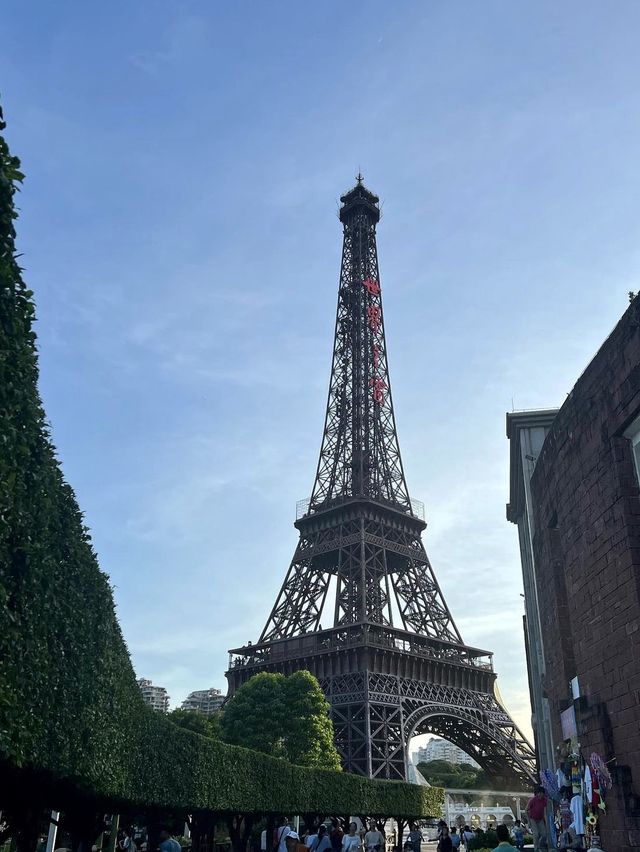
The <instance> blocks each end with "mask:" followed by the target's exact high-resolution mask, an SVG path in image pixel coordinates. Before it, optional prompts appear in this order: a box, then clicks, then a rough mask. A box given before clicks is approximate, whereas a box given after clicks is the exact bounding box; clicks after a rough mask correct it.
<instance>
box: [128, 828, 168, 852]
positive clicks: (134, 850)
mask: <svg viewBox="0 0 640 852" xmlns="http://www.w3.org/2000/svg"><path fill="white" fill-rule="evenodd" d="M177 842H178V841H177V840H176V843H177ZM178 845H179V844H178ZM118 846H119V847H120V849H121V850H122V852H138V847H137V846H136V842H135V840H134V839H133V831H123V832H122V837H121V839H120V842H119V843H118Z"/></svg>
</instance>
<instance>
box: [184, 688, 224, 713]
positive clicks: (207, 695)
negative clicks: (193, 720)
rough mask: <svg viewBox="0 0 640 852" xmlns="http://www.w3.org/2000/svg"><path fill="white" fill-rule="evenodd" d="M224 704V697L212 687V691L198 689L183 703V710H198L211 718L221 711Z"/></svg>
mask: <svg viewBox="0 0 640 852" xmlns="http://www.w3.org/2000/svg"><path fill="white" fill-rule="evenodd" d="M223 703H224V695H223V694H222V692H221V691H220V690H219V689H216V688H215V687H213V686H212V687H211V688H210V689H197V690H195V692H190V693H189V695H188V696H187V697H186V698H185V700H184V701H183V702H182V709H183V710H198V711H200V713H204V714H205V716H211V715H212V714H213V713H217V712H218V711H219V710H220V708H221V707H222V705H223Z"/></svg>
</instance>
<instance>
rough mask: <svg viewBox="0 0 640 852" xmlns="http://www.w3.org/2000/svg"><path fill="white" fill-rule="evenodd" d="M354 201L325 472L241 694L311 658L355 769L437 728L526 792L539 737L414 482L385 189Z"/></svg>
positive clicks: (393, 762)
mask: <svg viewBox="0 0 640 852" xmlns="http://www.w3.org/2000/svg"><path fill="white" fill-rule="evenodd" d="M340 201H341V204H342V206H341V208H340V221H341V222H342V225H343V245H342V264H341V269H340V285H339V291H338V310H337V317H336V325H335V340H334V346H333V364H332V369H331V381H330V384H329V398H328V402H327V413H326V420H325V426H324V434H323V439H322V448H321V450H320V460H319V462H318V469H317V472H316V478H315V484H314V487H313V492H312V495H311V498H310V500H308V501H302V504H298V512H297V519H296V521H295V526H296V528H297V530H298V531H299V533H300V540H299V542H298V546H297V548H296V551H295V554H294V556H293V560H292V562H291V566H290V568H289V571H288V573H287V576H286V579H285V581H284V583H283V585H282V588H281V590H280V593H279V595H278V598H277V600H276V603H275V606H274V607H273V609H272V611H271V614H270V616H269V619H268V621H267V624H266V626H265V628H264V630H263V631H262V635H261V636H260V639H259V641H258V642H257V643H256V644H251V643H249V644H248V645H246V646H245V647H243V648H237V649H235V650H232V651H230V652H229V653H230V665H229V670H228V672H227V673H226V676H227V679H228V681H229V693H230V694H233V692H234V691H235V690H236V689H237V688H238V687H239V686H240V685H241V684H242V683H244V682H245V681H246V680H248V679H249V678H250V677H251V676H252V675H254V674H256V673H257V672H260V671H271V672H283V673H284V674H290V673H291V672H294V671H297V670H299V669H308V670H309V671H311V672H312V673H313V674H314V675H315V676H316V677H317V678H318V680H319V681H320V684H321V686H322V688H323V690H324V692H325V694H326V696H327V699H328V701H329V703H330V706H331V716H332V719H333V724H334V730H335V738H336V745H337V748H338V750H339V752H340V754H341V756H342V760H343V766H344V768H345V770H347V771H349V772H355V773H359V774H361V775H365V776H368V777H373V778H387V779H396V780H406V779H407V777H408V754H407V746H408V743H409V740H410V738H411V737H412V736H415V735H417V734H422V733H427V732H429V733H433V734H435V735H437V736H441V737H443V738H445V739H447V740H449V741H450V742H453V743H455V744H456V745H458V746H460V747H461V748H462V749H463V750H464V751H465V752H466V753H467V754H468V755H470V756H471V757H472V758H474V760H476V761H477V762H478V763H479V764H480V765H481V767H482V768H483V769H484V770H485V771H486V772H487V773H488V775H489V776H490V777H491V778H492V780H493V781H494V782H496V783H499V784H500V785H503V786H502V789H506V790H508V789H512V790H513V789H518V790H519V789H522V788H523V786H529V785H530V784H531V783H532V781H534V778H535V769H536V767H535V754H534V751H533V749H532V747H531V746H530V745H529V743H528V742H527V740H526V739H525V737H524V736H523V735H522V733H521V732H520V731H519V730H518V728H517V727H516V725H515V724H514V722H513V720H512V719H511V718H510V716H509V714H508V713H507V711H506V710H505V708H504V707H503V705H502V704H501V702H500V701H499V699H498V698H497V694H496V690H495V680H496V675H495V673H494V671H493V665H492V655H491V654H490V653H489V652H487V651H483V650H480V649H478V648H472V647H470V646H469V645H466V644H465V643H464V642H463V640H462V637H461V635H460V631H459V630H458V628H457V627H456V625H455V623H454V621H453V618H452V616H451V613H450V611H449V608H448V607H447V605H446V603H445V600H444V598H443V595H442V592H441V591H440V587H439V586H438V582H437V580H436V577H435V574H434V572H433V569H432V567H431V564H430V562H429V559H428V557H427V554H426V552H425V549H424V546H423V544H422V539H421V534H422V532H423V531H424V530H425V528H426V524H425V522H424V519H423V517H424V509H423V507H422V506H421V504H419V503H417V502H416V501H412V500H411V499H410V498H409V492H408V490H407V484H406V481H405V476H404V470H403V467H402V460H401V457H400V448H399V444H398V436H397V434H396V424H395V417H394V411H393V403H392V400H391V386H390V382H389V370H388V360H387V346H386V341H385V334H384V318H383V311H382V292H381V285H380V274H379V271H378V254H377V248H376V225H377V223H378V221H379V219H380V209H379V199H378V197H377V196H376V195H374V194H373V193H372V192H370V191H369V190H368V189H367V188H366V187H365V186H364V184H363V182H362V176H361V175H358V178H357V184H356V186H354V187H353V189H351V190H350V191H349V192H347V193H346V195H343V196H342V197H341V199H340ZM327 622H329V623H330V624H331V626H330V627H327ZM323 624H324V627H323V626H322V625H323Z"/></svg>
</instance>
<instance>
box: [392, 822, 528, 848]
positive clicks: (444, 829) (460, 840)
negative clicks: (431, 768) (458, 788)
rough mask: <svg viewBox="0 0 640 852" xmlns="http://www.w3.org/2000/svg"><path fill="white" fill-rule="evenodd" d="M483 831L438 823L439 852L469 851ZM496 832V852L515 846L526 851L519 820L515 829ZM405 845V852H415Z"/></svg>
mask: <svg viewBox="0 0 640 852" xmlns="http://www.w3.org/2000/svg"><path fill="white" fill-rule="evenodd" d="M481 832H482V829H480V828H477V829H475V830H474V829H473V828H471V826H469V825H464V826H461V827H460V828H458V827H457V826H455V825H454V826H451V828H449V826H448V825H447V824H446V822H445V821H444V820H441V821H440V822H439V823H438V852H455V850H457V849H458V850H468V849H470V847H471V841H473V840H476V838H477V837H478V836H479V834H480V833H481ZM495 832H496V834H497V836H498V846H497V847H496V849H495V850H494V852H503V850H504V847H505V846H509V847H510V848H511V849H513V847H514V846H515V848H516V849H524V837H525V828H524V826H523V824H522V822H521V821H520V820H519V819H517V820H516V821H515V823H514V824H513V827H512V828H511V829H509V828H508V827H507V826H506V825H499V826H497V827H496V829H495ZM407 846H408V844H407V843H405V847H404V850H403V852H415V850H414V848H413V847H412V848H411V849H408V848H407Z"/></svg>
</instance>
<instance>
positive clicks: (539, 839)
mask: <svg viewBox="0 0 640 852" xmlns="http://www.w3.org/2000/svg"><path fill="white" fill-rule="evenodd" d="M546 810H547V797H546V794H545V792H544V787H540V786H537V787H534V790H533V796H532V797H531V798H530V799H529V801H528V802H527V816H528V818H529V826H530V827H531V834H532V835H533V848H534V850H535V852H541V850H543V849H544V850H546V849H548V846H549V838H548V835H547V820H546V816H545V812H546Z"/></svg>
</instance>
